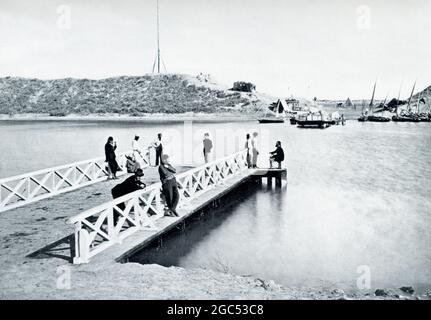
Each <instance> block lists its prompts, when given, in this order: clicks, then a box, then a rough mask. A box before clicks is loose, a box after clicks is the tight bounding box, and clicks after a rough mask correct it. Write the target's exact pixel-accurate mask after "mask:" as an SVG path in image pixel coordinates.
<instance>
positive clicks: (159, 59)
mask: <svg viewBox="0 0 431 320" xmlns="http://www.w3.org/2000/svg"><path fill="white" fill-rule="evenodd" d="M162 63H163V67H164V68H165V71H166V66H165V63H164V62H163V60H162V56H161V54H160V18H159V0H157V54H156V59H155V60H154V64H153V73H154V71H155V70H156V68H157V73H160V67H161V65H162Z"/></svg>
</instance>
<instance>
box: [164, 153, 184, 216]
mask: <svg viewBox="0 0 431 320" xmlns="http://www.w3.org/2000/svg"><path fill="white" fill-rule="evenodd" d="M176 172H177V171H176V170H175V168H174V167H173V166H172V165H171V164H170V163H169V156H168V155H167V154H164V155H163V156H162V159H161V162H160V166H159V175H160V181H161V182H162V190H163V195H164V196H165V200H166V204H167V206H168V208H169V213H170V214H171V215H174V216H177V217H178V216H179V215H178V213H177V211H176V209H177V205H178V201H179V200H180V194H179V192H178V185H177V180H176V179H175V173H176Z"/></svg>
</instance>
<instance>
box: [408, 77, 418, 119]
mask: <svg viewBox="0 0 431 320" xmlns="http://www.w3.org/2000/svg"><path fill="white" fill-rule="evenodd" d="M415 87H416V81H415V84H414V85H413V88H412V92H411V93H410V98H409V103H408V105H407V110H408V111H409V112H410V103H411V101H412V96H413V92H414V91H415Z"/></svg>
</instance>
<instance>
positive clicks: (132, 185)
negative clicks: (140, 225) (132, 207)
mask: <svg viewBox="0 0 431 320" xmlns="http://www.w3.org/2000/svg"><path fill="white" fill-rule="evenodd" d="M143 180H144V172H143V171H142V169H137V170H136V171H135V174H134V175H133V176H130V177H128V178H127V179H126V180H124V181H123V182H121V183H120V184H117V185H116V186H115V187H114V188H112V190H111V193H112V197H113V198H114V199H117V198H120V197H122V196H124V195H126V194H129V193H132V192H135V191H137V190H141V189H144V188H145V187H146V185H145V183H144V181H143ZM117 207H118V208H119V209H120V210H123V211H124V209H126V205H125V204H124V202H122V203H119V204H118V205H117ZM121 216H122V215H121V214H120V213H118V212H117V210H114V222H115V224H116V223H117V221H118V219H119V218H120V217H121Z"/></svg>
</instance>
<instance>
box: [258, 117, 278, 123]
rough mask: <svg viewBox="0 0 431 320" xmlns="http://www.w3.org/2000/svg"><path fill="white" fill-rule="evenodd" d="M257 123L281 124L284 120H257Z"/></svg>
mask: <svg viewBox="0 0 431 320" xmlns="http://www.w3.org/2000/svg"><path fill="white" fill-rule="evenodd" d="M257 121H259V123H283V122H284V119H269V118H268V119H258V120H257Z"/></svg>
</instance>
